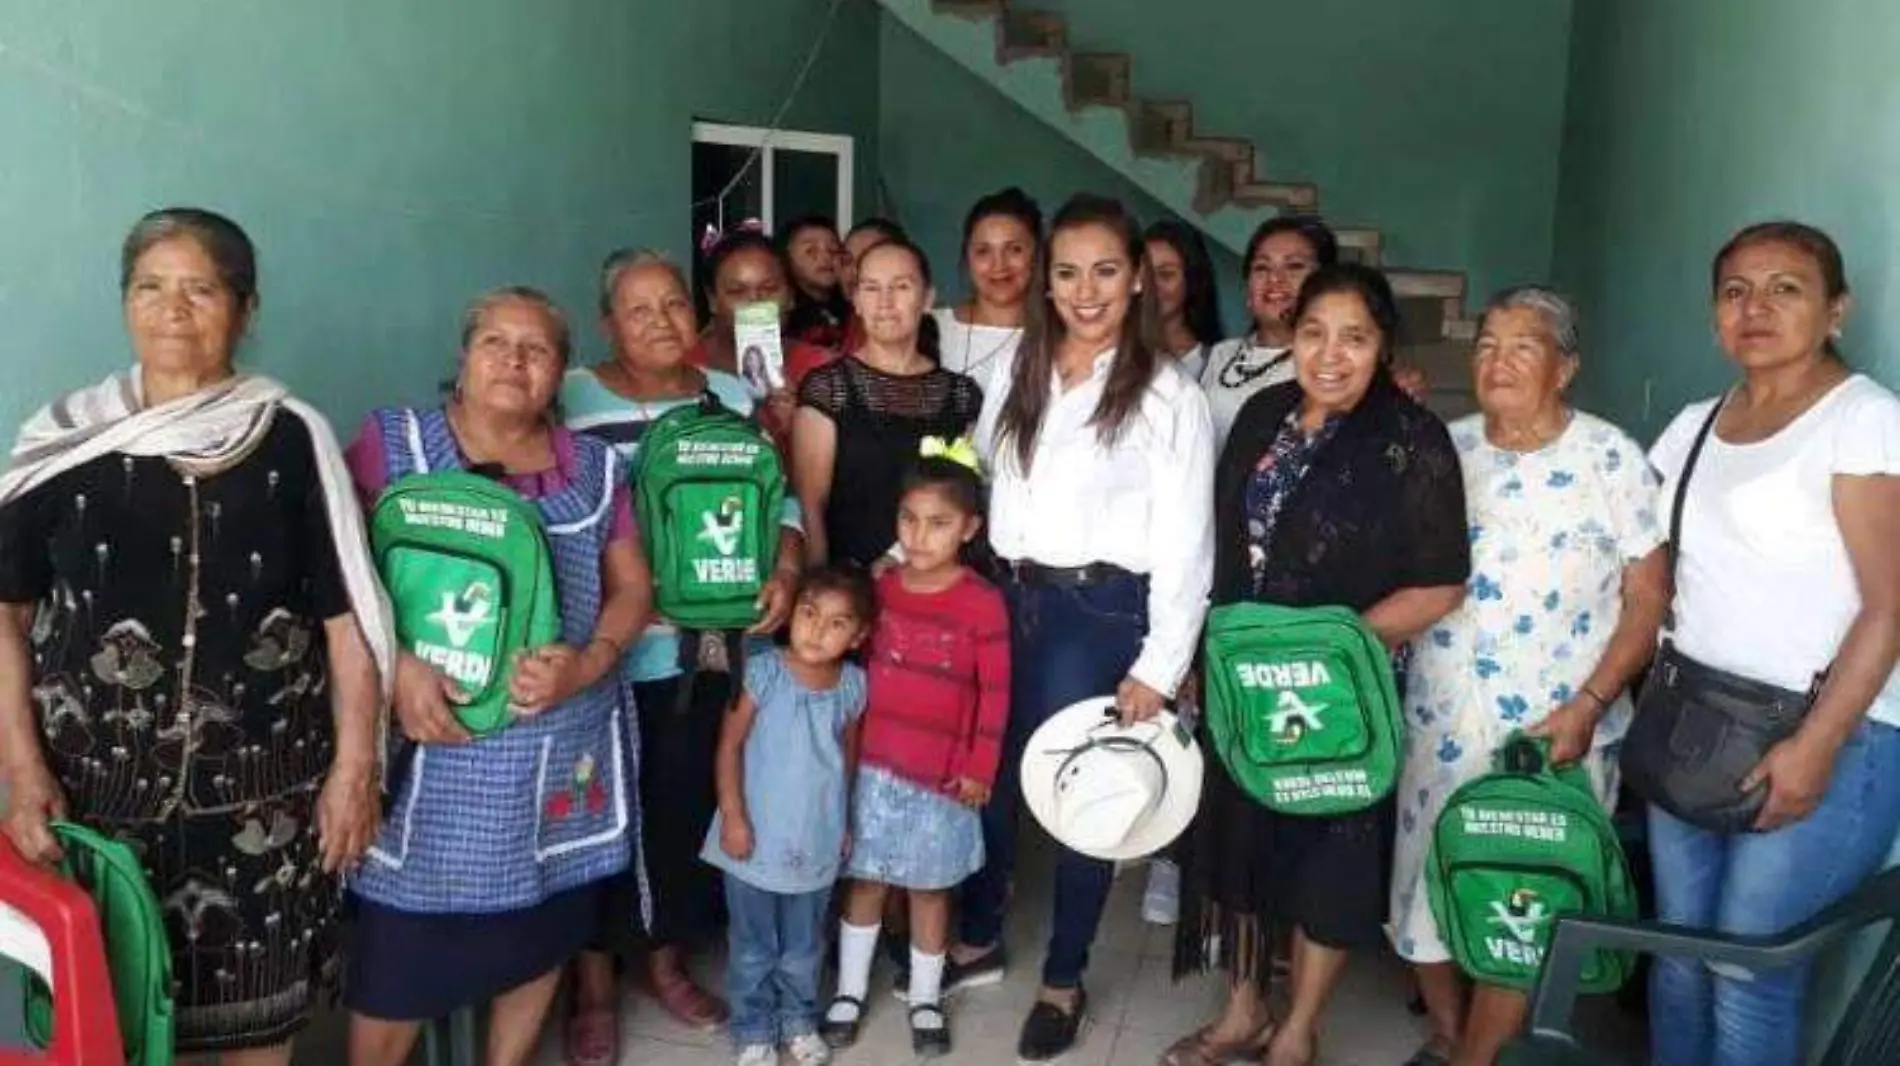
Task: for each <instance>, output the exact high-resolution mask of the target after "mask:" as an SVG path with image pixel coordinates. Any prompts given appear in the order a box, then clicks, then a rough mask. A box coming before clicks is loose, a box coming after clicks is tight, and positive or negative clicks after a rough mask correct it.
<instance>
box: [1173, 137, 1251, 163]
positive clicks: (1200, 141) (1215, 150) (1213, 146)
mask: <svg viewBox="0 0 1900 1066" xmlns="http://www.w3.org/2000/svg"><path fill="white" fill-rule="evenodd" d="M1176 143H1177V144H1179V145H1180V146H1181V150H1182V151H1184V152H1188V153H1191V154H1194V155H1211V156H1215V157H1217V158H1220V159H1225V160H1227V161H1228V162H1229V163H1246V164H1248V165H1249V166H1252V165H1253V142H1252V141H1243V140H1241V139H1240V138H1238V137H1186V138H1183V139H1182V140H1180V141H1178V142H1176Z"/></svg>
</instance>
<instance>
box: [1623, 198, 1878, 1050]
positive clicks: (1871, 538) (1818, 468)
mask: <svg viewBox="0 0 1900 1066" xmlns="http://www.w3.org/2000/svg"><path fill="white" fill-rule="evenodd" d="M1713 284H1714V290H1715V329H1716V334H1717V336H1718V338H1719V339H1720V341H1721V344H1722V347H1723V348H1724V349H1725V350H1726V351H1727V353H1728V355H1729V358H1730V359H1732V360H1734V362H1735V363H1737V364H1738V365H1739V366H1740V368H1741V371H1742V380H1741V382H1740V383H1739V384H1738V385H1736V386H1735V387H1734V388H1733V389H1731V390H1729V391H1728V392H1727V393H1726V394H1724V396H1723V397H1721V398H1720V399H1719V400H1705V401H1703V402H1701V403H1696V404H1691V405H1690V406H1689V408H1688V409H1687V410H1685V411H1683V412H1682V413H1681V414H1680V415H1678V416H1677V417H1676V419H1675V421H1674V422H1672V423H1671V424H1670V426H1669V428H1668V429H1667V430H1666V431H1665V432H1664V433H1663V435H1662V438H1661V439H1660V440H1659V441H1658V442H1657V443H1656V446H1655V448H1654V450H1653V451H1652V452H1651V460H1652V462H1654V464H1655V466H1656V468H1657V471H1658V472H1659V473H1661V474H1662V476H1663V479H1664V484H1663V492H1662V498H1663V500H1664V501H1665V504H1668V503H1670V502H1671V501H1673V500H1674V497H1675V493H1676V486H1677V483H1678V481H1679V480H1680V479H1681V477H1682V472H1683V468H1684V466H1685V465H1686V463H1687V460H1688V457H1689V454H1690V452H1691V451H1692V449H1693V448H1694V444H1695V440H1696V438H1697V436H1698V434H1699V433H1700V431H1701V430H1702V429H1703V427H1704V425H1705V424H1708V423H1709V420H1710V417H1711V414H1712V413H1713V414H1714V415H1715V417H1714V421H1713V424H1712V426H1711V429H1712V432H1710V433H1709V434H1708V437H1707V440H1706V443H1705V444H1704V446H1703V448H1702V451H1701V453H1700V455H1699V457H1698V458H1697V459H1696V461H1695V464H1694V467H1693V470H1692V471H1691V473H1690V476H1689V487H1688V492H1687V498H1686V502H1685V503H1684V504H1683V514H1682V522H1681V532H1680V534H1679V535H1677V537H1676V545H1675V547H1676V551H1677V553H1678V563H1677V574H1676V593H1675V612H1674V613H1675V619H1674V625H1673V627H1672V629H1671V631H1670V632H1669V634H1668V635H1667V641H1668V643H1669V644H1671V645H1673V650H1674V653H1675V654H1677V655H1679V656H1681V657H1683V658H1686V659H1689V660H1692V661H1693V662H1694V663H1697V664H1700V665H1701V666H1703V667H1708V668H1713V669H1716V670H1721V671H1726V672H1728V673H1731V674H1736V675H1740V676H1742V677H1743V678H1746V679H1748V680H1750V681H1754V682H1757V683H1762V684H1767V685H1772V686H1775V687H1777V688H1781V689H1788V690H1793V691H1794V692H1796V693H1800V692H1803V691H1807V690H1809V689H1810V686H1811V685H1814V684H1815V679H1816V678H1817V676H1819V675H1822V674H1825V681H1823V682H1820V683H1819V686H1818V695H1817V697H1816V698H1815V700H1814V702H1813V705H1812V707H1811V709H1810V710H1809V711H1808V712H1807V714H1806V715H1805V717H1804V718H1803V719H1802V722H1801V725H1800V728H1799V729H1798V730H1797V731H1796V732H1795V733H1794V735H1793V736H1792V737H1791V738H1789V739H1788V740H1785V741H1783V742H1781V743H1780V744H1778V745H1776V746H1775V747H1774V748H1772V749H1771V750H1770V751H1769V753H1768V755H1767V757H1766V758H1764V759H1763V760H1762V762H1761V764H1760V765H1759V766H1758V767H1757V768H1756V770H1755V771H1754V773H1753V774H1751V775H1750V777H1749V778H1748V779H1747V780H1746V781H1745V782H1744V785H1745V786H1748V787H1750V788H1751V789H1752V787H1754V786H1755V785H1757V784H1759V785H1761V786H1763V787H1765V789H1766V796H1767V803H1766V806H1765V808H1764V809H1763V811H1762V813H1761V815H1760V818H1759V820H1758V821H1757V823H1756V825H1755V829H1756V831H1755V832H1750V833H1737V834H1722V833H1716V832H1712V831H1709V830H1707V829H1702V828H1699V827H1697V826H1694V825H1691V824H1690V823H1688V822H1685V821H1683V820H1681V819H1678V818H1676V817H1674V816H1672V815H1670V814H1668V813H1666V812H1664V811H1663V810H1661V809H1660V808H1657V807H1654V806H1652V807H1651V809H1650V816H1649V821H1650V848H1651V852H1652V854H1653V856H1654V860H1655V867H1656V894H1657V909H1658V911H1659V917H1660V918H1661V919H1662V920H1663V921H1666V922H1672V923H1676V924H1680V925H1686V926H1690V927H1697V928H1713V929H1715V930H1718V931H1720V932H1722V933H1726V934H1739V935H1772V934H1775V933H1779V932H1782V931H1784V930H1786V929H1788V928H1790V927H1792V926H1794V925H1796V924H1798V923H1800V922H1802V921H1805V920H1806V919H1808V918H1810V917H1812V916H1813V915H1814V914H1816V913H1817V912H1819V911H1820V910H1821V909H1822V908H1824V907H1826V906H1827V905H1828V904H1830V903H1833V902H1834V901H1836V900H1838V899H1839V898H1841V897H1842V896H1844V895H1846V894H1847V893H1848V892H1849V891H1851V890H1852V889H1853V888H1854V886H1855V885H1856V884H1857V883H1858V882H1860V881H1861V880H1863V879H1864V878H1866V877H1867V876H1868V875H1869V874H1871V873H1872V872H1873V871H1874V870H1876V869H1877V868H1879V866H1880V865H1881V863H1882V862H1883V861H1884V860H1885V858H1886V856H1887V854H1888V852H1889V850H1890V848H1891V847H1892V845H1893V842H1894V837H1895V833H1896V831H1900V680H1896V678H1895V674H1894V665H1895V662H1896V658H1897V657H1900V400H1897V399H1896V398H1895V397H1894V395H1893V393H1891V392H1889V391H1888V390H1887V389H1885V388H1883V387H1882V386H1880V385H1879V384H1877V383H1875V382H1874V381H1872V380H1871V379H1869V378H1866V377H1863V376H1861V375H1859V374H1856V373H1854V372H1853V371H1852V370H1851V369H1850V368H1849V367H1848V366H1847V364H1846V363H1845V362H1844V361H1843V360H1842V359H1841V357H1840V355H1839V353H1838V351H1837V350H1836V348H1835V342H1836V339H1837V338H1838V337H1839V335H1840V329H1841V324H1842V321H1843V320H1844V319H1845V317H1846V315H1847V311H1848V302H1849V301H1848V294H1847V282H1846V278H1845V271H1844V269H1843V267H1842V264H1841V253H1840V250H1839V249H1838V248H1837V247H1836V246H1835V244H1834V242H1833V241H1832V240H1831V239H1830V238H1829V237H1828V236H1827V235H1826V234H1824V233H1821V232H1820V231H1818V230H1815V229H1813V228H1811V227H1808V226H1803V225H1800V224H1798V223H1792V222H1771V223H1764V224H1761V225H1756V226H1750V227H1749V228H1747V229H1744V230H1742V231H1741V232H1740V233H1738V234H1736V235H1735V237H1734V238H1733V239H1731V240H1730V241H1729V242H1728V244H1727V245H1725V246H1724V247H1723V248H1722V250H1721V252H1720V253H1718V254H1717V255H1716V257H1715V264H1714V269H1713ZM1718 404H1719V405H1720V410H1719V411H1717V410H1716V408H1717V405H1718ZM1640 715H1641V712H1640V711H1639V712H1638V716H1639V718H1640ZM1807 978H1808V969H1807V968H1806V967H1805V966H1794V967H1787V968H1783V969H1775V970H1763V971H1760V972H1756V973H1752V974H1751V973H1746V972H1736V971H1735V970H1733V969H1731V968H1724V969H1722V970H1720V971H1719V972H1718V971H1716V970H1714V969H1713V968H1710V967H1707V966H1705V965H1704V964H1703V963H1701V962H1698V961H1694V960H1691V959H1686V958H1667V957H1664V958H1658V959H1657V960H1656V969H1655V971H1654V974H1653V978H1652V985H1651V989H1650V995H1651V1017H1655V1018H1667V1019H1669V1024H1668V1025H1662V1026H1656V1027H1654V1030H1653V1032H1652V1035H1651V1044H1652V1054H1653V1058H1654V1060H1655V1061H1657V1062H1667V1063H1671V1064H1678V1063H1680V1064H1686V1066H1743V1064H1748V1066H1757V1064H1769V1063H1790V1062H1797V1061H1799V1060H1800V1055H1801V1049H1802V1047H1803V1045H1804V1041H1803V1037H1802V1024H1801V1023H1802V1007H1803V999H1804V998H1805V994H1806V985H1807Z"/></svg>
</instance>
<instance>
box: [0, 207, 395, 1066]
mask: <svg viewBox="0 0 1900 1066" xmlns="http://www.w3.org/2000/svg"><path fill="white" fill-rule="evenodd" d="M122 282H123V287H124V294H125V321H126V326H127V329H128V331H129V332H130V334H131V340H132V345H133V348H134V349H135V350H136V352H137V355H138V362H139V366H138V370H137V371H136V372H135V373H133V374H131V375H126V376H122V377H120V378H118V379H114V380H113V381H111V382H108V386H107V387H102V388H101V389H95V390H90V391H89V392H88V393H81V394H76V395H75V396H73V397H69V398H67V399H66V400H63V401H61V402H60V403H58V404H55V405H53V406H52V407H50V408H48V409H47V411H46V412H44V413H43V414H42V415H40V416H38V417H36V419H35V420H34V421H33V422H30V423H29V424H28V428H27V431H26V432H25V433H24V434H23V435H22V439H21V444H20V446H19V447H18V448H16V450H15V453H14V463H13V466H12V469H11V470H9V472H8V474H7V476H6V478H5V480H4V481H0V502H3V503H4V506H0V782H4V784H5V785H6V789H5V790H0V791H10V793H11V805H10V807H9V809H8V811H7V820H6V822H5V830H6V833H7V836H8V837H9V838H10V839H11V840H12V842H13V843H14V845H15V846H17V847H19V848H20V849H21V851H22V852H24V853H26V854H27V855H28V857H29V858H31V859H35V860H37V861H48V860H51V859H52V858H53V857H55V856H56V855H57V853H58V846H57V843H56V842H55V840H54V839H53V837H52V836H51V835H50V834H49V833H48V830H47V819H48V816H49V815H50V816H54V817H61V816H63V817H66V818H70V819H73V820H75V821H78V822H81V823H84V824H86V825H88V826H90V827H92V828H94V829H98V830H101V831H103V832H105V833H107V834H109V835H111V836H113V837H116V838H118V839H119V840H121V841H123V842H125V843H127V844H129V845H130V846H131V847H132V848H133V849H134V851H135V852H137V854H138V855H139V856H140V858H141V859H142V860H143V862H144V865H145V868H146V871H147V873H148V875H149V876H150V878H151V881H152V885H153V889H154V890H155V892H156V893H157V896H158V899H159V901H160V903H161V904H162V905H163V909H164V916H165V921H166V931H167V933H168V939H169V941H170V946H171V950H172V955H173V976H174V979H175V983H176V988H175V996H174V1000H175V1004H176V1012H177V1013H176V1016H177V1039H178V1047H179V1050H180V1051H181V1052H185V1053H187V1054H190V1053H205V1054H211V1053H221V1054H222V1056H223V1057H222V1061H223V1062H224V1063H225V1064H226V1066H233V1064H243V1066H250V1064H281V1063H287V1062H288V1061H289V1058H290V1041H291V1038H292V1037H293V1036H294V1035H295V1034H296V1033H297V1031H298V1030H299V1029H300V1028H302V1026H303V1025H304V1023H305V1022H306V1021H308V1019H309V1016H310V1012H311V1009H312V1007H313V1006H314V1005H315V1004H316V1003H317V1001H318V999H319V997H320V996H322V995H324V994H326V993H328V992H329V991H331V990H332V986H333V984H334V982H335V979H336V977H337V964H338V959H337V955H336V940H335V934H336V930H337V910H338V901H339V899H340V896H339V893H338V890H337V883H336V880H335V878H334V876H333V874H334V872H335V871H336V870H338V869H339V868H340V867H344V866H347V865H352V864H354V863H355V861H356V860H357V857H358V856H359V855H361V853H362V852H363V850H364V848H365V847H366V846H367V844H368V842H369V840H370V838H371V836H372V835H373V833H374V832H375V827H376V823H377V820H378V800H377V787H378V786H377V777H376V766H375V760H376V742H375V732H376V715H377V707H378V702H377V692H376V681H377V672H376V667H375V665H374V663H373V662H372V660H371V658H370V655H369V653H368V650H367V646H366V645H365V643H364V640H363V637H362V635H361V634H360V633H359V631H358V628H357V623H356V617H357V615H358V614H365V615H367V616H376V615H378V614H379V613H380V608H377V607H364V606H362V604H363V603H364V602H369V601H373V600H374V597H375V593H374V591H373V589H374V586H373V584H368V583H367V582H371V581H373V573H372V572H371V571H370V570H369V569H368V567H367V555H366V552H365V549H364V548H363V546H362V543H361V538H362V529H361V526H360V524H358V519H357V518H355V517H353V516H351V517H341V516H336V515H333V514H332V511H333V509H334V507H335V506H336V505H337V504H339V503H340V504H341V505H342V506H343V508H344V509H345V510H353V508H351V505H350V501H349V497H348V496H347V484H348V481H347V474H346V473H345V472H344V471H343V468H342V458H341V455H340V454H339V453H338V452H337V450H336V444H335V441H334V439H333V438H332V437H331V435H330V431H329V428H328V427H327V426H325V425H323V424H322V420H321V418H319V417H318V416H316V415H315V414H314V413H312V412H310V411H309V410H308V409H307V408H304V407H302V406H301V405H300V404H296V403H295V402H294V401H290V400H288V399H287V398H285V397H283V395H282V389H281V387H280V386H275V385H274V384H271V383H268V382H265V381H263V379H259V378H243V377H239V376H236V375H235V374H234V371H233V368H232V362H231V357H232V354H233V352H234V350H235V348H236V346H237V344H238V341H239V339H240V338H241V337H242V336H243V334H244V330H245V327H246V325H247V323H248V322H249V320H250V317H251V315H252V313H253V312H254V311H255V309H256V288H255V286H256V267H255V259H254V256H253V254H252V250H251V245H250V241H249V240H248V238H246V237H245V236H244V233H243V231H242V230H240V229H238V227H237V226H236V225H235V224H233V223H231V222H230V221H228V220H226V219H224V218H222V217H220V216H217V215H213V214H210V213H209V212H202V211H195V210H190V209H182V210H179V209H174V210H169V211H162V212H156V213H154V214H153V215H149V216H147V217H146V218H145V219H144V220H142V221H141V222H140V223H139V225H138V226H137V227H136V228H135V229H134V230H133V231H132V234H131V236H130V237H128V238H127V240H126V245H125V252H124V261H123V278H122ZM260 397H261V398H260ZM181 411H182V412H183V413H179V412H181ZM115 435H116V436H115ZM105 437H113V439H122V440H123V446H122V449H118V450H110V451H107V450H104V446H103V445H102V444H100V441H99V439H98V438H105ZM187 437H189V438H190V440H189V442H188V443H187V444H185V445H184V446H182V447H178V448H173V447H171V446H169V445H168V444H167V443H166V442H173V443H178V442H180V441H182V440H183V439H184V438H187ZM88 438H92V439H91V440H90V441H88ZM326 466H327V467H328V469H327V470H326ZM337 476H340V477H341V478H342V480H341V481H335V478H336V477H337ZM332 481H334V482H335V483H334V488H335V490H336V491H340V492H342V493H344V494H343V495H341V497H340V498H331V489H332V488H333V486H332V484H331V482H332ZM353 564H361V568H360V569H354V566H353ZM352 573H354V575H355V576H352Z"/></svg>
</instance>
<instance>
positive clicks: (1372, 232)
mask: <svg viewBox="0 0 1900 1066" xmlns="http://www.w3.org/2000/svg"><path fill="white" fill-rule="evenodd" d="M1333 236H1335V237H1337V238H1339V258H1340V259H1341V260H1343V261H1345V262H1348V263H1364V264H1365V265H1367V266H1378V265H1379V245H1380V239H1379V231H1378V230H1376V229H1340V230H1334V231H1333Z"/></svg>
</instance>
